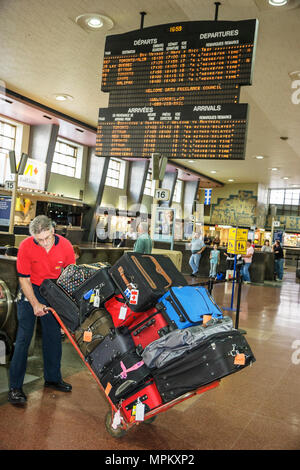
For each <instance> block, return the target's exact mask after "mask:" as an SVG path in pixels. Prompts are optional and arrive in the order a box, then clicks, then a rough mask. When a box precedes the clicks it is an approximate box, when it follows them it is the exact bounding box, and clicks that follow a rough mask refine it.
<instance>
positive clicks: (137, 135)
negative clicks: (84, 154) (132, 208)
mask: <svg viewBox="0 0 300 470" xmlns="http://www.w3.org/2000/svg"><path fill="white" fill-rule="evenodd" d="M246 124H247V104H237V105H233V104H227V105H213V106H204V105H198V106H183V107H181V106H168V107H164V106H163V107H156V108H155V107H148V108H147V107H144V108H132V107H131V108H107V109H100V111H99V124H98V130H97V139H96V155H99V156H101V155H102V156H110V157H113V156H114V157H117V156H119V157H142V158H145V157H149V156H150V155H151V154H152V153H154V152H159V153H161V154H162V155H164V156H166V157H168V158H170V159H174V158H188V159H198V158H206V159H216V158H217V159H230V160H235V159H238V160H240V159H243V158H244V151H245V132H246Z"/></svg>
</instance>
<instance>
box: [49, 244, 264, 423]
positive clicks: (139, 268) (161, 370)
mask: <svg viewBox="0 0 300 470" xmlns="http://www.w3.org/2000/svg"><path fill="white" fill-rule="evenodd" d="M40 292H41V294H42V295H43V297H44V298H45V299H46V300H47V301H48V303H49V305H50V306H51V307H53V309H55V310H56V312H57V314H58V315H59V317H60V319H61V320H62V322H63V323H64V324H65V325H66V327H67V328H68V330H69V331H70V332H71V333H72V335H73V337H74V338H75V341H76V343H77V345H78V347H79V348H80V350H81V352H82V353H83V355H84V357H85V360H86V362H87V363H88V364H89V365H90V367H91V368H92V370H93V371H94V373H95V374H96V376H97V377H98V378H99V381H100V383H101V384H102V386H103V388H104V390H105V393H106V395H107V396H108V397H109V398H110V400H111V401H112V403H114V404H115V405H117V406H118V408H121V410H122V412H123V415H124V416H125V417H126V419H127V421H128V422H131V421H134V420H135V413H136V407H137V404H139V405H141V406H142V408H143V412H144V413H147V412H148V411H150V410H153V409H155V408H158V407H159V406H160V405H162V404H164V403H168V402H170V401H172V400H173V399H175V398H177V397H180V396H181V395H183V394H185V393H187V392H189V391H192V390H196V389H197V388H199V387H201V386H202V385H206V384H209V383H211V382H214V381H216V380H218V379H221V378H222V377H225V376H227V375H229V374H233V373H235V372H237V371H239V370H241V369H243V368H245V367H246V366H248V365H250V364H252V363H253V362H254V361H255V357H254V355H253V353H252V351H251V348H250V346H249V344H248V342H247V341H246V339H245V337H244V336H243V335H242V334H241V333H240V332H239V331H238V330H236V329H234V328H233V325H232V320H231V318H229V317H226V316H223V313H222V311H221V309H220V308H219V307H218V305H217V304H216V303H215V301H214V299H213V298H212V297H211V296H210V294H209V293H208V291H207V290H206V289H205V288H204V287H197V286H189V285H187V282H186V280H185V278H184V277H183V276H182V274H181V273H180V272H179V271H178V270H177V268H176V267H175V265H174V264H173V262H172V261H171V260H170V258H169V257H168V256H165V255H142V254H138V253H134V252H127V253H126V254H124V255H123V256H122V257H121V258H120V259H119V260H118V261H117V262H116V263H115V264H114V265H113V266H109V265H107V264H102V263H95V264H92V265H78V266H76V265H70V266H68V267H67V268H65V270H64V271H63V272H62V274H61V276H60V277H59V278H58V279H57V280H56V281H54V280H50V279H47V280H45V281H44V282H43V284H42V285H41V287H40Z"/></svg>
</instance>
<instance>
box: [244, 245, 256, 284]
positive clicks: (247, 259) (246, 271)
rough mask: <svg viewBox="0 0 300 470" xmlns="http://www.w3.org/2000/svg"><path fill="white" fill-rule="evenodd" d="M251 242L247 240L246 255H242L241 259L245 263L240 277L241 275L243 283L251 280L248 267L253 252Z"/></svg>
mask: <svg viewBox="0 0 300 470" xmlns="http://www.w3.org/2000/svg"><path fill="white" fill-rule="evenodd" d="M251 243H252V242H251V240H247V253H246V255H244V256H243V260H244V263H245V264H244V266H243V269H242V277H243V281H244V282H245V284H249V283H250V282H251V279H250V273H249V268H250V266H251V263H252V257H253V254H254V248H253V246H252V244H251Z"/></svg>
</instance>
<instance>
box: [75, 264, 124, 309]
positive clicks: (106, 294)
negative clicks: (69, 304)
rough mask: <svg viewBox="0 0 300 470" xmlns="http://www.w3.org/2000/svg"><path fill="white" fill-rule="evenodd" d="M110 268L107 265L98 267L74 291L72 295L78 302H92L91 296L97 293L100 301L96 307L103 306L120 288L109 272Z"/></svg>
mask: <svg viewBox="0 0 300 470" xmlns="http://www.w3.org/2000/svg"><path fill="white" fill-rule="evenodd" d="M108 270H109V268H108V267H107V266H103V267H101V268H99V269H96V271H95V273H94V274H92V275H91V276H90V277H89V278H88V279H87V280H85V281H84V282H83V283H82V284H81V285H80V286H79V287H77V288H76V289H75V290H74V291H73V293H72V296H73V297H74V299H75V300H76V302H77V304H80V302H86V303H91V302H90V298H91V296H92V295H93V294H97V296H98V297H99V301H98V305H96V307H97V308H98V307H102V306H103V304H104V302H106V300H108V299H110V298H111V297H113V295H114V294H115V293H116V291H117V290H118V289H117V286H116V285H115V283H114V282H113V280H112V278H111V277H110V275H109V274H108ZM92 305H93V304H92Z"/></svg>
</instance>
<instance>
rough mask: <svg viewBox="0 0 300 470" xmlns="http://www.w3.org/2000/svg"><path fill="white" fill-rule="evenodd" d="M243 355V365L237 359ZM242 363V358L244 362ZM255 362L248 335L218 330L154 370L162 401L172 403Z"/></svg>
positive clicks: (235, 331) (236, 331)
mask: <svg viewBox="0 0 300 470" xmlns="http://www.w3.org/2000/svg"><path fill="white" fill-rule="evenodd" d="M238 354H241V355H244V364H238V363H235V362H239V361H237V359H239V357H236V356H237V355H238ZM241 362H243V361H241ZM253 362H255V357H254V355H253V352H252V351H251V348H250V346H249V344H248V342H247V340H246V338H245V337H244V336H243V335H242V334H241V333H240V332H239V331H238V330H232V331H230V332H227V331H226V332H222V333H217V334H215V335H213V336H211V337H210V338H208V339H207V340H205V341H203V342H202V343H201V344H199V345H198V346H197V347H196V348H194V349H191V350H190V351H188V352H186V353H185V354H184V355H183V356H181V357H179V358H176V359H174V360H172V361H170V362H169V363H167V364H166V365H165V366H163V367H161V368H159V369H155V370H152V374H153V377H154V381H155V383H156V386H157V388H158V390H159V393H160V394H161V396H162V399H163V402H164V403H166V402H169V401H171V400H173V399H174V398H177V397H179V396H181V395H184V394H185V393H187V392H190V391H192V390H196V389H197V388H199V387H201V386H202V385H206V384H209V383H210V382H214V381H215V380H218V379H221V378H222V377H226V376H227V375H230V374H234V373H235V372H238V371H239V370H241V369H243V368H244V367H247V366H249V365H251V364H252V363H253Z"/></svg>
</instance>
